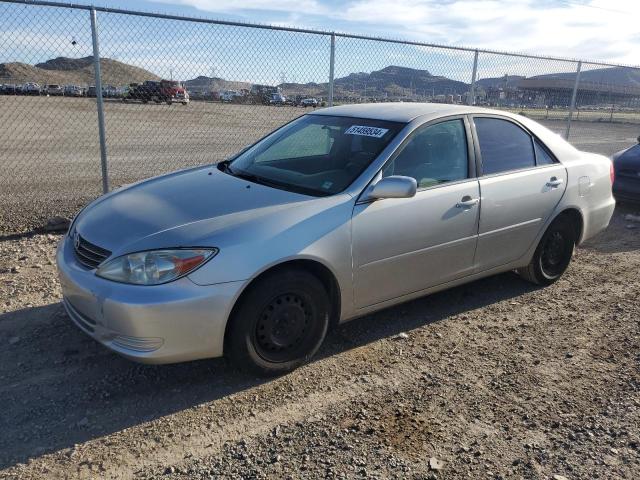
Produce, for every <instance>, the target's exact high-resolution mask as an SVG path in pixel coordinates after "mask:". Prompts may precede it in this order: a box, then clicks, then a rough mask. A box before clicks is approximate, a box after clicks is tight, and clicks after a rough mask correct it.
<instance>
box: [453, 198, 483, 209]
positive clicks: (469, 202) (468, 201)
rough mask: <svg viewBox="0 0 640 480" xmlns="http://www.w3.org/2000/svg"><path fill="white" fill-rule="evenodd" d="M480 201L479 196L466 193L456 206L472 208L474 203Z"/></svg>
mask: <svg viewBox="0 0 640 480" xmlns="http://www.w3.org/2000/svg"><path fill="white" fill-rule="evenodd" d="M479 201H480V199H479V198H471V197H470V196H469V195H466V196H464V197H462V200H460V201H459V202H458V203H456V208H471V207H473V206H474V205H477V204H478V202H479Z"/></svg>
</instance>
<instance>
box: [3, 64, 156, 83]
mask: <svg viewBox="0 0 640 480" xmlns="http://www.w3.org/2000/svg"><path fill="white" fill-rule="evenodd" d="M100 71H101V72H102V83H103V85H127V84H129V83H132V82H138V83H140V82H143V81H145V80H160V77H158V76H157V75H155V74H154V73H151V72H149V71H147V70H145V69H143V68H140V67H134V66H132V65H127V64H126V63H122V62H119V61H117V60H111V59H110V58H101V59H100ZM25 82H36V83H39V84H47V83H57V84H61V85H65V84H78V85H93V84H95V79H94V74H93V57H84V58H67V57H58V58H54V59H52V60H47V61H46V62H43V63H38V64H36V65H27V64H26V63H20V62H12V63H0V83H16V84H19V83H25Z"/></svg>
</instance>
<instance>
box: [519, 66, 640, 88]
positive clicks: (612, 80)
mask: <svg viewBox="0 0 640 480" xmlns="http://www.w3.org/2000/svg"><path fill="white" fill-rule="evenodd" d="M530 78H535V79H557V80H575V78H576V74H575V72H566V73H549V74H546V75H535V76H533V77H530ZM580 81H581V82H593V83H601V84H606V85H620V86H624V87H640V69H637V68H626V67H608V68H596V69H594V70H584V68H583V70H582V72H580Z"/></svg>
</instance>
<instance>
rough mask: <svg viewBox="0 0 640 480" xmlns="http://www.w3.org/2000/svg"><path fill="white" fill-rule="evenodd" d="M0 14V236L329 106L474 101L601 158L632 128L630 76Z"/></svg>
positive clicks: (357, 43)
mask: <svg viewBox="0 0 640 480" xmlns="http://www.w3.org/2000/svg"><path fill="white" fill-rule="evenodd" d="M0 18H2V19H3V20H2V22H3V29H2V31H0V125H2V126H3V128H0V205H1V209H2V210H1V212H0V213H1V216H0V235H8V234H13V233H19V232H24V231H28V230H30V229H33V228H37V227H39V226H42V225H44V224H45V223H46V221H47V219H49V218H51V217H53V216H56V215H62V216H71V215H73V213H74V212H75V211H77V209H78V208H80V207H81V206H82V205H83V204H85V203H87V202H88V201H90V200H92V199H93V198H96V197H97V196H99V195H100V194H101V193H103V191H105V190H107V189H113V188H116V187H118V186H120V185H123V184H127V183H131V182H134V181H137V180H140V179H143V178H147V177H150V176H154V175H159V174H162V173H165V172H169V171H172V170H176V169H179V168H185V167H190V166H195V165H202V164H207V163H213V162H217V161H220V160H222V159H224V158H227V157H228V156H230V155H232V154H233V153H235V152H237V151H238V150H240V149H241V148H242V147H243V146H245V145H247V144H249V143H251V142H253V141H255V140H256V139H258V138H260V137H261V136H263V135H264V134H266V133H268V132H269V131H271V130H273V129H274V128H276V127H277V126H279V125H282V124H283V123H285V122H287V121H289V120H291V119H293V118H295V117H297V116H299V115H302V114H304V113H305V112H306V111H308V110H309V109H312V108H319V107H323V106H328V105H332V104H341V103H359V102H391V101H402V102H437V103H451V104H475V105H481V106H489V107H492V108H497V109H504V110H508V111H511V112H516V113H520V114H522V115H526V116H528V117H531V118H533V119H535V120H538V121H540V122H541V123H543V124H544V125H546V126H548V127H549V128H551V129H552V130H554V131H555V132H557V133H559V134H561V135H563V136H566V137H567V138H568V139H569V141H571V142H572V143H573V144H574V145H576V146H577V147H578V148H581V149H584V150H589V151H594V152H598V153H602V154H605V155H611V154H613V153H614V152H616V151H618V150H620V149H622V148H625V147H627V146H629V145H631V144H633V143H634V142H635V141H636V137H637V136H638V134H639V133H640V125H639V123H640V104H639V102H640V68H637V67H629V66H622V65H613V64H603V63H593V62H587V61H582V62H581V61H578V60H567V59H559V58H546V57H540V56H531V55H520V54H509V53H499V52H490V51H485V50H474V49H465V48H458V47H446V46H438V45H429V44H425V43H420V42H404V41H398V40H389V39H380V38H370V37H364V36H359V35H349V34H340V33H333V32H321V31H310V30H302V29H293V28H282V27H269V26H260V25H252V24H240V23H235V22H222V21H213V20H208V19H201V18H186V17H176V16H172V15H159V14H147V13H141V12H128V11H123V10H117V9H109V8H95V9H94V8H92V7H88V6H87V7H84V6H78V5H70V4H56V3H52V2H37V1H36V2H34V1H20V0H9V1H5V0H0ZM96 59H100V60H99V62H96ZM98 66H99V68H96V67H98ZM98 72H99V75H97V73H98ZM220 201H225V199H220Z"/></svg>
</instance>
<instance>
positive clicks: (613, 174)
mask: <svg viewBox="0 0 640 480" xmlns="http://www.w3.org/2000/svg"><path fill="white" fill-rule="evenodd" d="M609 176H610V177H611V185H613V182H614V180H615V179H616V171H615V169H614V168H613V162H611V167H610V169H609Z"/></svg>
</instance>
